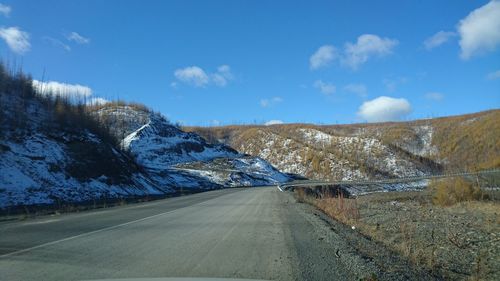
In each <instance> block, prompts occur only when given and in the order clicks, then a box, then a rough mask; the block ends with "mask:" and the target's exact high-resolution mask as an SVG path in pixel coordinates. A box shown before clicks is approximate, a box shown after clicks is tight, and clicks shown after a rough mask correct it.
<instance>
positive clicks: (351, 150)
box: [237, 128, 426, 180]
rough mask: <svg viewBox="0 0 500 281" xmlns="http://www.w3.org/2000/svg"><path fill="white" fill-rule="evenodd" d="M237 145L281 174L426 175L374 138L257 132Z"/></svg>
mask: <svg viewBox="0 0 500 281" xmlns="http://www.w3.org/2000/svg"><path fill="white" fill-rule="evenodd" d="M290 135H291V136H295V137H296V138H294V137H288V136H290ZM240 143H241V145H240V146H239V147H237V148H238V149H239V150H240V151H242V152H245V153H249V154H251V155H256V156H259V157H262V158H263V159H265V160H267V161H269V163H271V164H273V165H274V166H276V167H277V168H278V169H280V170H281V171H284V172H288V173H296V174H300V175H305V176H306V177H310V178H316V179H331V180H357V179H370V178H383V177H394V178H397V177H406V176H419V175H423V174H425V173H426V171H425V170H422V169H421V168H420V167H419V166H417V165H416V164H414V163H413V162H412V161H411V160H409V159H406V158H404V157H403V156H402V155H399V154H398V153H397V151H393V150H392V149H391V148H390V147H388V146H386V145H384V144H383V143H382V142H381V141H380V140H378V139H376V138H369V137H362V136H336V135H330V134H328V133H325V132H322V131H320V130H316V129H311V128H298V129H296V133H288V134H287V137H285V136H282V135H280V134H277V133H274V132H270V131H267V130H259V131H258V133H257V135H256V136H254V137H253V138H252V139H248V140H246V141H241V142H240Z"/></svg>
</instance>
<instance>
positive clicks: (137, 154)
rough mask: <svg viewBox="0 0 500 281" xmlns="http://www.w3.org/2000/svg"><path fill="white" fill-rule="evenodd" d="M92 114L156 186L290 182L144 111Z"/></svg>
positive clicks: (113, 108) (108, 109)
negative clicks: (119, 142) (106, 126)
mask: <svg viewBox="0 0 500 281" xmlns="http://www.w3.org/2000/svg"><path fill="white" fill-rule="evenodd" d="M95 114H96V115H97V116H98V118H99V119H100V120H101V122H103V123H105V124H107V125H108V126H109V127H113V128H114V129H113V130H114V134H115V135H117V136H118V137H119V136H125V137H124V138H123V139H122V140H121V146H122V148H123V149H124V150H126V151H129V152H130V153H131V154H132V155H133V156H134V158H135V159H136V161H137V163H138V164H139V165H140V166H141V167H143V168H144V169H145V170H146V171H147V172H148V174H149V175H150V176H151V179H153V181H154V182H155V183H157V184H158V185H161V186H163V185H167V186H174V187H175V186H180V187H183V188H196V187H200V186H203V187H219V186H252V185H263V184H265V185H268V184H275V183H278V182H284V181H287V180H289V178H288V176H286V175H284V174H282V173H280V172H279V171H278V170H276V169H275V168H274V167H272V166H271V165H269V164H268V163H266V162H265V161H264V160H262V159H260V158H258V157H251V156H248V155H244V154H241V153H239V152H237V151H236V150H234V149H232V148H231V147H229V146H226V145H224V144H210V143H208V142H207V141H206V140H205V139H203V138H202V137H200V136H199V135H198V134H195V133H186V132H184V131H182V130H180V129H179V128H177V127H176V126H173V125H172V124H170V122H169V121H168V120H166V119H165V118H164V117H163V116H162V115H161V114H159V113H154V112H151V111H149V110H148V109H145V108H141V107H137V106H130V105H120V104H108V105H105V106H100V107H99V108H98V109H96V110H95ZM115 116H125V118H114V117H115ZM131 116H135V117H131ZM115 119H116V120H120V121H118V122H117V121H116V120H115ZM122 120H126V122H122ZM128 120H129V121H130V122H128ZM137 120H140V122H137Z"/></svg>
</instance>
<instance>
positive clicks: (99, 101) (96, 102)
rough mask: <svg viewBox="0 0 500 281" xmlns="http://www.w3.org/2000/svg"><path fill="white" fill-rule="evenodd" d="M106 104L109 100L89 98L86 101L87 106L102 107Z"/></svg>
mask: <svg viewBox="0 0 500 281" xmlns="http://www.w3.org/2000/svg"><path fill="white" fill-rule="evenodd" d="M108 102H109V100H107V99H104V98H98V97H94V98H90V100H88V101H87V104H88V105H102V104H106V103H108Z"/></svg>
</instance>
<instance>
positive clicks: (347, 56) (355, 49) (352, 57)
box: [342, 34, 399, 70]
mask: <svg viewBox="0 0 500 281" xmlns="http://www.w3.org/2000/svg"><path fill="white" fill-rule="evenodd" d="M398 43H399V42H398V40H396V39H390V38H380V37H379V36H377V35H373V34H363V35H361V36H359V37H358V40H357V42H356V43H350V42H348V43H346V44H345V47H344V55H343V57H342V63H343V64H344V65H347V66H348V67H350V68H352V69H353V70H356V69H357V68H358V67H359V66H360V65H362V64H364V63H365V62H367V61H368V59H370V57H373V56H376V57H383V56H387V55H389V54H391V53H392V51H393V49H394V47H396V46H397V45H398Z"/></svg>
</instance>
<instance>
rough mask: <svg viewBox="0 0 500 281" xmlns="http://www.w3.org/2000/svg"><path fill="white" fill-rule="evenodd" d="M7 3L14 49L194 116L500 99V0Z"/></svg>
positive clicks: (355, 110)
mask: <svg viewBox="0 0 500 281" xmlns="http://www.w3.org/2000/svg"><path fill="white" fill-rule="evenodd" d="M353 2H355V4H354V3H353ZM0 3H1V5H0V28H1V29H0V39H3V40H1V42H0V57H1V58H2V59H3V60H5V61H8V62H10V63H13V62H16V63H17V64H22V66H23V69H24V70H25V71H26V72H29V73H31V74H32V75H33V78H34V79H36V80H39V81H41V82H48V81H54V82H57V83H53V84H52V85H53V86H54V85H55V87H66V90H67V91H72V90H74V89H78V90H79V93H84V94H85V95H88V96H90V95H91V96H93V97H101V98H104V99H108V100H109V99H116V98H121V99H125V100H129V101H136V102H141V103H144V104H146V105H148V106H150V107H151V108H153V109H154V110H156V111H160V112H162V113H163V114H165V115H166V116H167V117H168V118H169V119H171V120H173V121H180V122H182V123H184V124H188V125H203V126H207V125H217V124H233V123H237V124H238V123H266V122H269V121H271V120H276V122H286V123H291V122H311V123H322V124H335V123H352V122H366V121H368V122H376V121H386V120H408V119H414V118H427V117H434V116H444V115H451V114H461V113H469V112H476V111H481V110H486V109H492V108H499V107H500V16H499V15H500V1H470V0H461V1H459V0H450V1H435V0H430V1H369V0H367V1H347V0H345V1H300V2H299V1H263V0H262V1H229V0H228V1H201V0H200V1H123V0H120V1H111V0H107V1H99V0H86V1H66V0H62V1H50V0H45V1H6V0H0ZM77 84H78V85H79V87H78V88H75V85H77Z"/></svg>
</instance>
